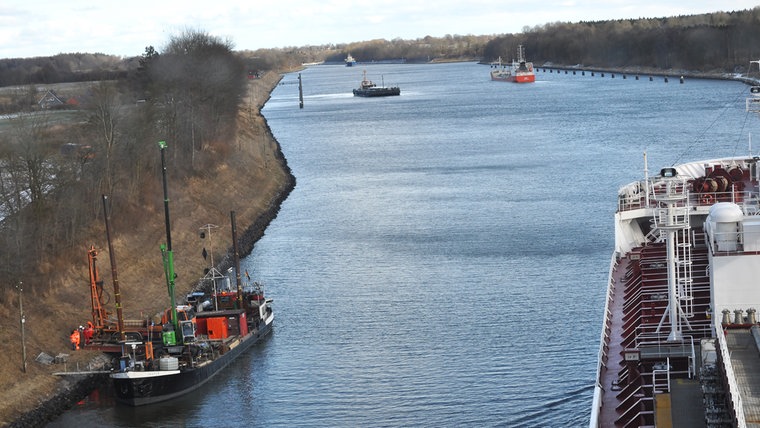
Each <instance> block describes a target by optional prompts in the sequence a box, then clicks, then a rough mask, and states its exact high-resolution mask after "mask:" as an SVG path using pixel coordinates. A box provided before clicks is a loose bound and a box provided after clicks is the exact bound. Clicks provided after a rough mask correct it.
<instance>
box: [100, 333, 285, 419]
mask: <svg viewBox="0 0 760 428" xmlns="http://www.w3.org/2000/svg"><path fill="white" fill-rule="evenodd" d="M271 330H272V324H269V325H266V326H265V327H263V328H262V329H261V330H259V331H258V333H251V334H249V335H247V336H245V337H244V338H243V339H242V340H241V341H240V342H239V343H238V344H237V346H235V347H234V348H232V349H230V350H229V351H227V352H226V353H224V354H222V355H221V356H219V358H217V359H215V360H214V361H211V362H209V363H207V364H205V365H203V366H200V367H193V368H183V369H180V370H166V371H158V370H155V371H130V372H125V373H114V374H112V375H111V378H112V379H113V384H114V389H115V391H116V400H117V401H118V402H120V403H122V404H127V405H129V406H144V405H146V404H154V403H160V402H162V401H166V400H171V399H173V398H177V397H179V396H181V395H184V394H187V393H189V392H191V391H193V390H195V389H197V388H199V387H200V386H201V385H203V384H204V383H206V382H207V381H208V380H209V379H211V378H212V377H213V376H214V375H215V374H217V373H218V372H219V371H220V370H222V369H223V368H225V367H227V365H229V364H230V363H231V362H232V361H233V360H234V359H235V358H237V357H238V356H239V355H240V354H242V353H243V352H245V351H246V350H247V349H248V348H250V347H251V346H252V345H253V344H255V343H258V342H259V341H261V339H263V338H264V337H265V336H267V335H268V334H269V333H270V332H271Z"/></svg>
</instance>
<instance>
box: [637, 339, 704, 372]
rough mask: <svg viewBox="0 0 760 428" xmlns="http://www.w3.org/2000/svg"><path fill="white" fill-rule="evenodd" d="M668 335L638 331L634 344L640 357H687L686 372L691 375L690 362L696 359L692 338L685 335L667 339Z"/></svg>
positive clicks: (692, 370)
mask: <svg viewBox="0 0 760 428" xmlns="http://www.w3.org/2000/svg"><path fill="white" fill-rule="evenodd" d="M668 337H669V334H664V333H640V334H638V335H637V336H636V339H635V341H634V344H635V347H636V348H637V349H639V351H640V353H641V356H642V358H647V359H655V358H670V357H680V358H683V357H688V359H689V372H688V374H689V377H692V376H693V375H694V373H695V369H694V368H693V367H692V364H694V361H696V348H695V347H694V338H693V337H692V336H688V335H686V336H683V337H682V338H681V339H678V340H668Z"/></svg>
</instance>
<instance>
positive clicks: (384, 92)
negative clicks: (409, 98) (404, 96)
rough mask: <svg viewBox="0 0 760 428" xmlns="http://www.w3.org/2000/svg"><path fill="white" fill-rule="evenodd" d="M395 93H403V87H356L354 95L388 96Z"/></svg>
mask: <svg viewBox="0 0 760 428" xmlns="http://www.w3.org/2000/svg"><path fill="white" fill-rule="evenodd" d="M394 95H401V89H400V88H397V87H392V88H377V87H375V88H369V89H354V96H357V97H388V96H394Z"/></svg>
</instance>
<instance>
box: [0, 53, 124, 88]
mask: <svg viewBox="0 0 760 428" xmlns="http://www.w3.org/2000/svg"><path fill="white" fill-rule="evenodd" d="M133 60H134V59H127V60H123V59H122V58H120V57H118V56H114V55H105V54H101V53H96V54H89V53H72V54H58V55H55V56H51V57H35V58H10V59H0V87H2V86H11V85H40V84H52V83H61V82H91V81H96V80H112V79H117V78H123V77H125V76H126V72H127V70H128V69H129V67H130V66H131V63H132V61H133Z"/></svg>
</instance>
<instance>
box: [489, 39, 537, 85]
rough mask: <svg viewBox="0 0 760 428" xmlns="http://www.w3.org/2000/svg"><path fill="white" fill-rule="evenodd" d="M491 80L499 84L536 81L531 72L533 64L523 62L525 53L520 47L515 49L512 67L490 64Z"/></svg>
mask: <svg viewBox="0 0 760 428" xmlns="http://www.w3.org/2000/svg"><path fill="white" fill-rule="evenodd" d="M491 68H493V69H492V70H491V80H496V81H500V82H515V83H531V82H535V81H536V75H535V73H534V72H533V63H532V62H527V61H525V52H524V48H523V46H522V45H520V46H518V47H517V60H512V65H506V64H502V63H501V57H499V60H498V62H496V63H493V64H491Z"/></svg>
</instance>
